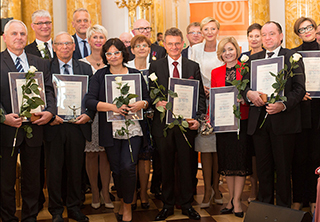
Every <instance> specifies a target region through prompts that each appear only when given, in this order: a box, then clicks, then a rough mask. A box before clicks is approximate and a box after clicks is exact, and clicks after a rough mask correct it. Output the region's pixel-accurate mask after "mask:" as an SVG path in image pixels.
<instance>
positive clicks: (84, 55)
mask: <svg viewBox="0 0 320 222" xmlns="http://www.w3.org/2000/svg"><path fill="white" fill-rule="evenodd" d="M82 42H83V58H85V57H87V56H88V49H87V41H86V40H82Z"/></svg>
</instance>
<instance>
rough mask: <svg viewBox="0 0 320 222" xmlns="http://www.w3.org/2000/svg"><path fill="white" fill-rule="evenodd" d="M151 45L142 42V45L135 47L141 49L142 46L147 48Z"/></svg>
mask: <svg viewBox="0 0 320 222" xmlns="http://www.w3.org/2000/svg"><path fill="white" fill-rule="evenodd" d="M147 47H149V46H148V45H147V44H142V45H136V46H135V48H137V49H140V48H143V49H144V48H147Z"/></svg>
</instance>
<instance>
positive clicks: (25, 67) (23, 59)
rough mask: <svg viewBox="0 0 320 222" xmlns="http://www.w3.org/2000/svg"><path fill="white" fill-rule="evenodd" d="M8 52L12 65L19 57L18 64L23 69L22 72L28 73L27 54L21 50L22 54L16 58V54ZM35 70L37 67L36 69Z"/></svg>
mask: <svg viewBox="0 0 320 222" xmlns="http://www.w3.org/2000/svg"><path fill="white" fill-rule="evenodd" d="M8 52H9V54H10V56H11V59H12V60H13V64H16V59H17V57H19V58H20V59H21V61H20V64H21V65H22V67H23V71H24V72H28V70H29V63H28V58H27V54H26V53H25V51H24V50H23V52H22V54H21V55H19V56H17V55H16V54H14V53H12V52H10V50H9V49H8ZM36 68H37V67H36Z"/></svg>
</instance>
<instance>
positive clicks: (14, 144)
mask: <svg viewBox="0 0 320 222" xmlns="http://www.w3.org/2000/svg"><path fill="white" fill-rule="evenodd" d="M19 128H20V127H19ZM19 128H17V129H16V133H15V134H14V139H13V145H12V152H11V156H13V153H14V148H15V147H16V143H17V135H18V131H19Z"/></svg>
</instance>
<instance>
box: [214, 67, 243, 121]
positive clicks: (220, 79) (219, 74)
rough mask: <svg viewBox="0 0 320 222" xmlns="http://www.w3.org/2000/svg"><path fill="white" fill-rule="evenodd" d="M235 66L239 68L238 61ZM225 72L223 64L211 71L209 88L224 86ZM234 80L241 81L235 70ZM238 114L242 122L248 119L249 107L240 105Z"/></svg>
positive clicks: (225, 68) (238, 73)
mask: <svg viewBox="0 0 320 222" xmlns="http://www.w3.org/2000/svg"><path fill="white" fill-rule="evenodd" d="M237 64H238V65H239V66H241V63H240V62H239V61H238V63H237ZM226 70H227V64H224V65H223V66H220V67H218V68H215V69H213V70H212V71H211V87H212V88H215V87H224V86H226ZM236 79H237V80H239V79H241V74H240V72H239V69H237V72H236ZM240 112H241V119H242V120H244V119H248V115H249V105H248V104H241V105H240Z"/></svg>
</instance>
